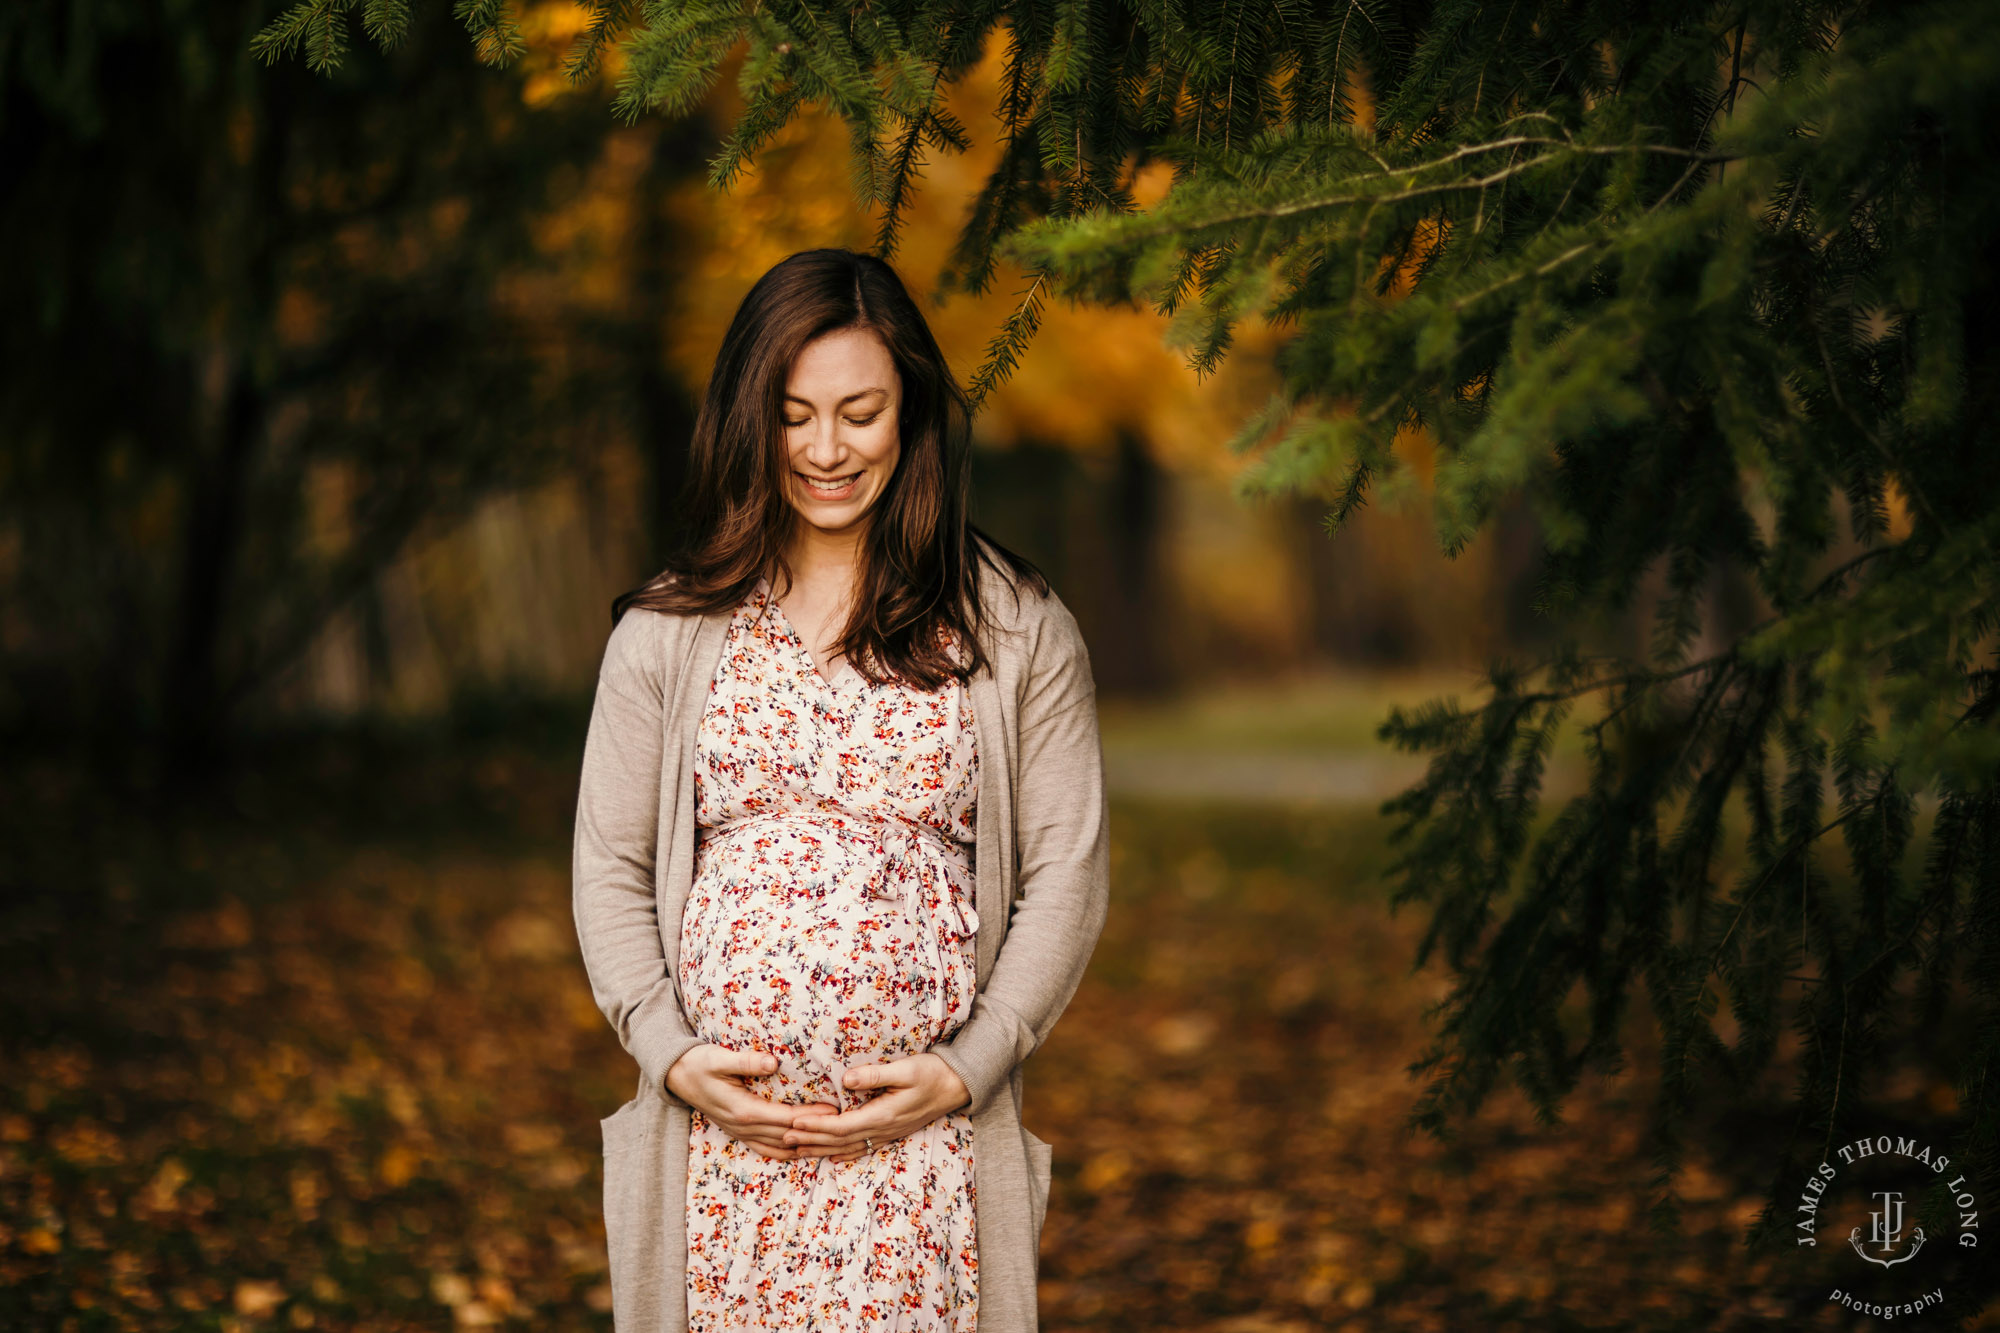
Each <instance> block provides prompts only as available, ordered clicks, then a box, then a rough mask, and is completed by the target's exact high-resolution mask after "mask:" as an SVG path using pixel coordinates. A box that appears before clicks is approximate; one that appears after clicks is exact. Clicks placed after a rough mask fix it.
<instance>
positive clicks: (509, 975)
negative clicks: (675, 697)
mask: <svg viewBox="0 0 2000 1333" xmlns="http://www.w3.org/2000/svg"><path fill="white" fill-rule="evenodd" d="M532 730H536V729H535V728H526V727H522V726H520V725H513V724H510V727H509V729H508V732H509V739H507V740H506V741H505V742H501V741H497V740H494V739H491V738H490V737H482V736H480V735H478V734H474V733H470V732H466V733H461V734H457V735H454V736H450V737H439V736H434V737H431V738H429V739H428V741H413V740H409V739H407V738H406V739H405V740H401V741H394V742H390V741H381V742H377V743H376V744H374V745H373V746H372V747H370V746H362V747H357V745H356V743H355V742H354V741H353V740H352V739H351V738H349V739H347V740H343V741H340V742H338V743H332V742H328V743H323V744H311V743H304V742H298V743H293V744H290V745H287V746H285V747H282V748H279V749H274V750H273V752H272V753H270V754H267V755H261V756H257V757H255V758H253V760H252V761H251V762H250V763H249V764H248V766H247V769H246V773H245V776H243V777H242V778H240V779H237V780H234V781H233V782H232V783H231V784H230V785H229V787H228V788H227V790H226V792H225V793H224V794H222V795H220V796H216V797H211V798H204V799H203V800H202V801H200V802H199V803H197V804H194V805H192V806H191V807H190V808H188V809H185V810H182V811H180V812H178V813H169V814H167V815H154V816H146V815H140V814H136V813H132V812H131V811H129V810H127V809H126V808H125V806H124V805H123V803H121V802H120V801H119V800H118V799H116V798H114V797H111V796H108V795H106V794H105V788H104V786H103V784H101V783H100V782H98V781H97V780H94V779H90V778H86V777H84V776H81V775H80V774H79V772H78V771H77V769H76V768H75V767H74V766H73V765H71V764H68V763H59V762H48V763H39V762H23V763H20V764H17V765H11V766H10V772H9V774H8V778H7V782H8V786H9V790H8V791H6V792H5V793H4V795H5V797H6V814H5V819H6V821H7V827H6V828H5V830H4V836H0V841H4V843H5V845H6V847H7V848H8V850H7V852H6V854H5V855H6V859H5V861H4V862H0V867H4V873H5V875H6V880H5V882H4V883H0V889H4V895H5V896H4V907H0V998H4V1005H5V1014H6V1023H5V1027H4V1033H0V1060H4V1066H0V1328H6V1329H10V1330H11V1329H43V1328H47V1329H72V1328H73V1329H97V1328H106V1329H116V1328H148V1329H150V1328H162V1329H177V1328H187V1329H211V1328H221V1329H231V1330H235V1329H242V1330H248V1329H255V1328H323V1329H370V1330H376V1329H379V1330H394V1329H419V1328H423V1329H444V1328H452V1327H454V1326H456V1327H479V1326H509V1327H521V1328H537V1329H571V1328H575V1329H584V1328H591V1329H606V1328H609V1326H610V1317H609V1314H608V1309H609V1289H608V1287H607V1285H606V1272H605V1260H604V1253H603V1236H602V1230H601V1224H600V1221H599V1213H598V1198H599V1196H598V1188H599V1176H598V1158H597V1153H598V1147H599V1141H598V1127H597V1120H598V1118H599V1117H601V1116H604V1115H608V1114H609V1113H610V1112H611V1111H612V1110H614V1109H615V1108H616V1107H617V1106H618V1105H619V1104H621V1103H622V1102H623V1101H625V1100H626V1099H627V1098H628V1097H630V1096H631V1095H632V1089H633V1078H634V1074H633V1069H632V1066H631V1065H630V1063H629V1061H628V1060H627V1058H626V1057H625V1056H624V1054H623V1053H622V1052H621V1051H620V1050H619V1049H618V1047H617V1044H616V1042H615V1040H614V1039H613V1037H612V1034H611V1032H610V1030H609V1028H608V1027H607V1026H606V1025H605V1024H604V1022H603V1020H602V1018H601V1017H600V1015H599V1014H598V1013H597V1011H596V1009H595V1008H594V1007H593V1005H592V1003H591V999H590V996H589V993H588V990H587V988H586V986H585V983H584V978H583V973H582V968H581V964H580V963H579V961H578V957H577V952H576V947H575V941H574V936H573V933H572V926H571V922H570V915H569V874H568V852H569V825H568V820H569V814H570V811H571V809H572V808H573V807H572V800H573V794H574V786H573V784H574V780H575V764H574V761H575V756H574V753H573V748H574V746H573V741H574V736H575V735H580V734H581V731H580V723H578V721H577V720H576V719H575V718H573V717H561V718H550V719H547V720H546V721H545V723H544V725H542V726H541V727H540V728H539V734H540V736H541V739H540V740H538V741H537V740H533V739H529V740H527V741H526V742H525V743H524V740H523V735H524V733H525V732H527V731H532ZM1114 835H1115V851H1114V856H1115V861H1114V906H1113V909H1112V914H1111V919H1110V922H1109V924H1108V926H1107V928H1106V933H1105V937H1104V940H1103V943H1102V945H1101V947H1100V949H1099V952H1098V955H1097V958H1096V961H1095V963H1094V965H1093V969H1092V972H1091V974H1090V976H1089V977H1088V979H1087V980H1086V982H1085V984H1084V986H1083V988H1082V990H1081V991H1080V992H1079V994H1078V996H1077V998H1076V1000H1075V1002H1074V1004H1073V1006H1072V1007H1071V1009H1070V1010H1069V1012H1068V1014H1067V1015H1066V1016H1065V1018H1064V1020H1063V1022H1062V1024H1061V1025H1060V1026H1059V1027H1058V1029H1057V1032H1056V1034H1055V1036H1054V1038H1053V1039H1052V1040H1051V1041H1050V1042H1049V1044H1048V1045H1047V1046H1046V1047H1045V1048H1044V1049H1043V1050H1042V1051H1041V1052H1040V1053H1038V1054H1037V1055H1036V1057H1035V1058H1034V1059H1033V1060H1032V1061H1031V1063H1030V1066H1029V1069H1028V1078H1027V1088H1028V1093H1027V1104H1026V1108H1025V1118H1026V1121H1027V1123H1028V1125H1029V1126H1030V1127H1031V1128H1033V1129H1034V1130H1035V1131H1036V1132H1037V1133H1039V1134H1040V1135H1041V1136H1042V1137H1044V1138H1046V1139H1048V1140H1050V1141H1051V1142H1052V1143H1053V1144H1054V1145H1055V1180H1054V1191H1053V1198H1052V1202H1051V1206H1050V1212H1049V1220H1048V1224H1047V1228H1046V1231H1045V1234H1044V1239H1043V1257H1042V1266H1043V1288H1042V1310H1043V1322H1044V1325H1045V1327H1047V1328H1050V1329H1056V1330H1059V1329H1130V1330H1149V1329H1159V1328H1204V1329H1223V1330H1239V1331H1241V1333H1250V1331H1251V1330H1294V1329H1296V1330H1303V1329H1313V1328H1321V1327H1352V1328H1368V1329H1486V1328H1520V1329H1549V1328H1620V1327H1643V1328H1669V1327H1736V1326H1741V1327H1778V1326H1782V1324H1783V1322H1784V1320H1783V1319H1782V1317H1781V1316H1782V1313H1783V1311H1784V1310H1785V1308H1786V1307H1785V1306H1784V1305H1783V1304H1782V1303H1781V1301H1780V1297H1779V1296H1778V1294H1777V1292H1778V1288H1779V1285H1780V1284H1778V1283H1776V1282H1775V1281H1773V1280H1772V1278H1771V1274H1770V1272H1769V1271H1768V1268H1767V1267H1760V1263H1759V1262H1758V1261H1753V1260H1751V1259H1750V1258H1748V1257H1747V1256H1746V1255H1745V1253H1744V1251H1743V1247H1742V1245H1741V1242H1740V1237H1741V1235H1742V1232H1743V1230H1744V1229H1745V1227H1746V1226H1747V1225H1748V1223H1749V1222H1750V1220H1751V1219H1752V1218H1754V1216H1755V1214H1756V1211H1757V1209H1758V1206H1759V1204H1760V1202H1761V1199H1760V1197H1758V1194H1757V1191H1758V1190H1759V1189H1761V1187H1762V1180H1761V1177H1760V1176H1759V1175H1758V1172H1757V1169H1756V1164H1755V1162H1754V1161H1752V1162H1748V1163H1745V1164H1744V1165H1743V1169H1742V1170H1741V1171H1740V1172H1735V1173H1731V1172H1729V1171H1727V1170H1723V1169H1719V1168H1718V1167H1716V1166H1715V1165H1714V1164H1713V1163H1709V1162H1706V1161H1704V1160H1700V1159H1699V1154H1698V1155H1697V1157H1698V1160H1697V1162H1696V1164H1695V1165H1694V1167H1693V1168H1692V1169H1691V1170H1690V1172H1689V1174H1688V1176H1687V1177H1686V1178H1684V1180H1683V1181H1682V1195H1683V1197H1684V1199H1685V1200H1686V1201H1687V1203H1688V1211H1687V1214H1686V1222H1685V1227H1684V1232H1683V1234H1682V1235H1681V1236H1680V1237H1678V1238H1668V1237H1662V1236H1659V1235H1656V1234H1653V1233H1652V1232H1650V1231H1649V1230H1648V1228H1647V1226H1646V1224H1645V1217H1644V1211H1645V1209H1644V1205H1645V1200H1646V1190H1645V1182H1646V1178H1647V1175H1648V1172H1649V1164H1648V1161H1647V1156H1646V1152H1645V1150H1644V1148H1643V1146H1642V1141H1641V1134H1642V1131H1643V1127H1644V1124H1645V1120H1646V1107H1647V1090H1646V1088H1645V1087H1644V1085H1643V1084H1640V1083H1638V1082H1636V1081H1633V1080H1615V1081H1609V1082H1606V1081H1599V1082H1597V1083H1594V1084H1586V1087H1585V1091H1584V1094H1583V1095H1582V1096H1581V1097H1580V1099H1579V1100H1577V1101H1576V1102H1575V1103H1574V1104H1573V1106H1572V1107H1571V1109H1570V1113H1569V1116H1568V1119H1567V1121H1566V1123H1565V1124H1564V1125H1562V1126H1558V1127H1541V1126H1538V1125H1537V1124H1536V1123H1535V1121H1534V1118H1533V1116H1532V1115H1531V1114H1530V1113H1529V1112H1528V1111H1527V1109H1526V1108H1525V1106H1524V1104H1523V1103H1522V1102H1521V1101H1520V1099H1519V1098H1518V1097H1516V1096H1513V1095H1507V1096H1503V1097H1501V1098H1499V1099H1498V1100H1497V1101H1496V1102H1494V1103H1492V1104H1491V1105H1490V1106H1489V1108H1488V1109H1487V1110H1486V1111H1485V1112H1484V1113H1483V1114H1482V1115H1481V1117H1480V1118H1479V1119H1478V1121H1476V1122H1475V1123H1473V1124H1471V1125H1469V1126H1467V1128H1466V1130H1465V1131H1464V1133H1463V1134H1462V1135H1461V1137H1460V1138H1459V1140H1458V1141H1457V1142H1456V1143H1455V1144H1453V1145H1451V1146H1449V1147H1445V1146H1441V1145H1438V1144H1436V1143H1434V1142H1432V1141H1429V1140H1427V1139H1423V1138H1418V1137H1412V1136H1410V1135H1408V1134H1406V1133H1405V1132H1404V1130H1403V1123H1402V1122H1403V1117H1404V1115H1405V1113H1406V1112H1407V1109H1408V1107H1409V1106H1410V1104H1411V1102H1412V1101H1413V1099H1414V1098H1415V1096H1416V1094H1417V1092H1418V1088H1417V1086H1416V1085H1415V1084H1414V1083H1412V1081H1411V1080H1410V1078H1409V1076H1408V1075H1407V1074H1406V1073H1405V1072H1404V1066H1405V1065H1406V1064H1407V1063H1408V1062H1409V1061H1411V1060H1413V1059H1415V1058H1416V1057H1417V1055H1418V1054H1419V1053H1420V1052H1421V1050H1422V1048H1423V1045H1424V1026H1423V1019H1422V1011H1423V1009H1424V1007H1425V1006H1426V1005H1427V1004H1429V1003H1430V1002H1432V1001H1434V1000H1435V999H1437V998H1438V997H1440V996H1441V995H1442V994H1443V993H1444V982H1443V979H1442V976H1441V974H1440V973H1439V972H1438V971H1436V970H1435V969H1427V970H1425V971H1424V972H1422V973H1419V974H1413V973H1412V971H1411V968H1410V960H1411V957H1412V951H1413V942H1414V939H1415V937H1416V935H1417V932H1418V929H1419V926H1420V917H1419V916H1418V914H1417V913H1416V912H1414V911H1413V910H1411V909H1404V911H1403V912H1401V913H1399V914H1396V915H1394V916H1392V915H1391V914H1390V913H1389V912H1388V910H1387V909H1386V907H1385V906H1384V901H1385V898H1386V892H1385V890H1384V889H1383V887H1382V885H1381V883H1380V882H1379V878H1378V871H1379V868H1380V866H1381V864H1382V863H1383V861H1384V859H1385V857H1386V851H1385V848H1384V844H1383V838H1382V828H1381V825H1380V823H1379V821H1378V820H1377V818H1376V816H1375V815H1374V813H1373V810H1372V809H1356V810H1353V811H1347V812H1343V811H1338V810H1333V811H1329V810H1319V811H1292V812H1285V811H1281V810H1259V809H1255V808H1234V809H1230V808H1214V809H1210V808H1205V807H1198V806H1188V805H1178V806H1166V805H1142V804H1136V803H1131V802H1127V803H1124V804H1120V805H1118V806H1117V807H1116V809H1115V817H1114ZM1826 1326H1829V1327H1830V1326H1833V1325H1832V1324H1830V1323H1829V1324H1827V1325H1826Z"/></svg>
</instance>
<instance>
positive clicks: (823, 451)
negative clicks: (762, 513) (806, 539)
mask: <svg viewBox="0 0 2000 1333" xmlns="http://www.w3.org/2000/svg"><path fill="white" fill-rule="evenodd" d="M902 398H903V383H902V377H901V376H900V375H898V374H897V372H896V362H895V359H894V358H893V357H891V356H890V355H889V349H888V348H887V347H885V346H883V344H882V339H881V338H880V336H878V335H877V334H876V333H875V332H874V331H873V330H871V329H854V328H849V329H837V330H835V331H834V332H832V333H827V334H822V335H821V336H820V337H818V338H815V339H814V340H813V341H812V342H809V343H807V344H806V346H805V348H804V350H802V351H801V352H800V353H799V354H798V356H797V358H796V359H794V360H793V362H792V368H791V373H790V375H789V376H787V378H786V380H785V404H784V423H785V449H786V453H787V455H788V457H789V459H790V461H791V484H790V486H789V487H788V494H789V497H790V499H791V502H792V505H793V507H795V508H796V509H798V511H799V512H800V513H801V514H803V515H804V516H805V519H806V521H807V522H808V523H811V524H813V525H814V526H815V527H818V528H820V529H821V530H822V531H825V532H829V533H833V532H840V531H842V530H844V529H847V528H849V527H852V526H854V525H855V524H856V523H858V522H859V521H860V520H861V519H862V518H863V517H864V516H865V515H866V514H867V513H868V510H869V508H870V507H871V506H872V505H873V504H874V503H875V501H876V500H877V499H878V498H879V497H880V496H881V494H882V492H883V491H885V490H887V489H888V487H889V478H890V477H891V476H893V475H894V474H895V471H896V460H897V459H898V458H900V457H901V456H902V452H903V446H902V435H901V432H900V429H899V427H898V422H897V411H898V409H899V408H900V407H901V406H902ZM819 482H833V483H835V484H834V485H832V486H830V487H828V486H821V485H818V484H817V483H819Z"/></svg>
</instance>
